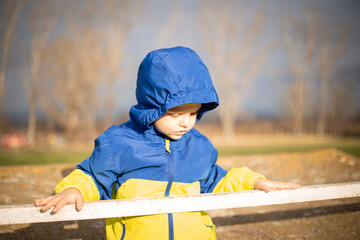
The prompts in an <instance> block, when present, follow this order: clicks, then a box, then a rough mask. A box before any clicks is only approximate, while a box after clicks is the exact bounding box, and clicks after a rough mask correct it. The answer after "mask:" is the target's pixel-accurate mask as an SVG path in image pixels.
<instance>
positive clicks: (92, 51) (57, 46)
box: [41, 1, 144, 138]
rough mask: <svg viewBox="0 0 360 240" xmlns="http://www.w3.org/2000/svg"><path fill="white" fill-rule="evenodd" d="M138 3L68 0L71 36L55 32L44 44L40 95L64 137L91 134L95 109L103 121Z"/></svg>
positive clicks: (110, 107)
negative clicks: (77, 0) (55, 36)
mask: <svg viewBox="0 0 360 240" xmlns="http://www.w3.org/2000/svg"><path fill="white" fill-rule="evenodd" d="M143 3H144V1H138V2H136V3H134V2H131V1H121V2H119V1H106V2H104V3H102V5H101V7H100V6H98V5H97V3H95V2H88V3H87V4H86V7H84V6H83V5H81V4H75V5H74V4H72V8H71V10H68V11H67V12H66V13H65V16H66V27H67V30H68V32H69V35H70V36H71V37H70V38H69V37H59V38H58V39H56V40H55V41H54V42H53V43H52V44H51V45H49V47H48V49H47V64H48V67H47V68H46V73H44V76H46V78H45V79H44V81H45V82H46V83H47V84H43V86H44V88H43V93H44V96H45V97H44V98H46V100H44V101H41V102H42V107H43V109H44V110H45V112H46V114H47V116H48V117H49V118H50V119H53V120H54V121H56V123H57V124H58V125H59V126H61V127H62V128H63V129H64V130H65V133H66V135H67V137H68V138H72V137H74V136H77V137H78V136H79V134H81V135H82V136H83V137H86V138H87V137H93V135H94V134H95V130H96V118H97V114H98V113H99V112H100V114H102V115H101V116H104V115H105V121H107V123H109V122H111V121H112V114H113V111H114V95H115V92H114V84H115V80H116V79H117V78H118V77H119V75H120V74H121V68H120V67H121V63H122V58H123V53H124V47H125V40H126V37H127V33H128V31H129V30H130V28H131V27H132V26H133V24H134V22H135V20H136V18H137V16H139V14H140V10H141V7H142V4H143ZM95 9H96V11H95ZM75 13H76V14H75ZM124 90H125V89H124ZM117 94H119V93H117ZM103 113H104V114H103Z"/></svg>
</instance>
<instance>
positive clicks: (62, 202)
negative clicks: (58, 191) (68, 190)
mask: <svg viewBox="0 0 360 240" xmlns="http://www.w3.org/2000/svg"><path fill="white" fill-rule="evenodd" d="M68 203H74V202H73V201H71V200H69V199H67V198H61V199H60V200H59V201H58V202H57V203H56V204H55V205H54V209H53V210H52V212H53V213H57V212H58V211H59V210H60V209H62V208H63V207H64V206H65V205H66V204H68Z"/></svg>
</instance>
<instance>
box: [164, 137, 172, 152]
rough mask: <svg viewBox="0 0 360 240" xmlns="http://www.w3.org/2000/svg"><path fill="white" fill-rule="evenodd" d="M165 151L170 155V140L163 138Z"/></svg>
mask: <svg viewBox="0 0 360 240" xmlns="http://www.w3.org/2000/svg"><path fill="white" fill-rule="evenodd" d="M165 149H166V151H167V152H169V153H171V151H170V140H169V139H167V138H165Z"/></svg>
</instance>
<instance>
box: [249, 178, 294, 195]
mask: <svg viewBox="0 0 360 240" xmlns="http://www.w3.org/2000/svg"><path fill="white" fill-rule="evenodd" d="M299 187H300V185H299V184H294V183H286V182H275V181H271V180H265V179H261V178H258V179H256V180H255V183H254V189H258V190H263V191H265V192H271V191H275V190H279V189H296V188H299Z"/></svg>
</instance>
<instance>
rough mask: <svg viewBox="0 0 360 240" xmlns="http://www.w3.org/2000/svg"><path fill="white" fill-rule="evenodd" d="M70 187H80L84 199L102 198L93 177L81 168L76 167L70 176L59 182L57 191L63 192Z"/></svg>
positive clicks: (95, 199)
mask: <svg viewBox="0 0 360 240" xmlns="http://www.w3.org/2000/svg"><path fill="white" fill-rule="evenodd" d="M68 188H76V189H78V190H79V191H80V192H81V194H82V196H83V197H84V201H97V200H100V193H99V191H98V189H97V187H96V185H95V182H94V181H93V179H92V178H91V177H90V176H89V175H87V174H85V173H84V172H83V171H81V170H80V169H75V170H74V171H72V172H71V173H70V174H69V175H68V176H66V177H65V178H64V179H63V180H61V181H60V182H59V184H58V185H57V186H56V188H55V193H59V192H62V191H64V190H66V189H68Z"/></svg>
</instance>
